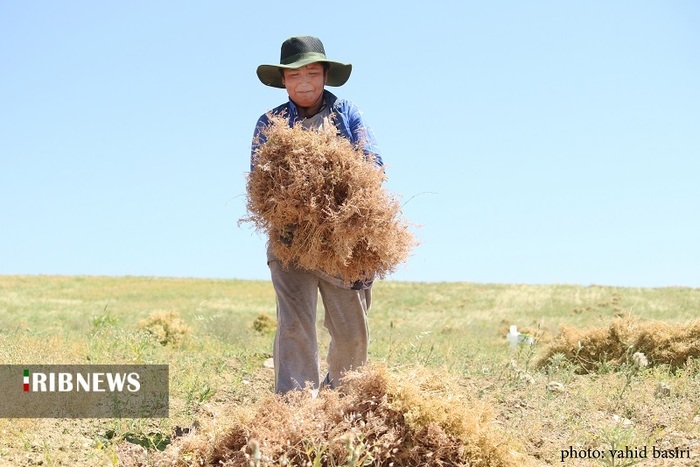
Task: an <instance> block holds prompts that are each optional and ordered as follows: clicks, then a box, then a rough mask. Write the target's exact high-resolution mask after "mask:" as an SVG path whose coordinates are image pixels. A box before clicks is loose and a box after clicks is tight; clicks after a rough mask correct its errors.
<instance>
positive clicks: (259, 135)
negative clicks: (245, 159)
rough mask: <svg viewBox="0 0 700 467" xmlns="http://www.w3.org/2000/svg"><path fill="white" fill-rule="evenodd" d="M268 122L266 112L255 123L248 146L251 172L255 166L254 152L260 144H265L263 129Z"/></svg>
mask: <svg viewBox="0 0 700 467" xmlns="http://www.w3.org/2000/svg"><path fill="white" fill-rule="evenodd" d="M269 124H270V119H269V118H268V117H267V114H264V115H262V116H261V117H260V118H259V119H258V123H256V124H255V132H254V133H253V142H252V144H251V147H250V171H251V172H252V171H253V169H254V168H255V159H256V153H257V152H258V149H259V148H260V146H262V145H263V144H265V141H266V140H267V138H266V137H265V135H264V133H263V130H264V129H265V127H267V126H268V125H269Z"/></svg>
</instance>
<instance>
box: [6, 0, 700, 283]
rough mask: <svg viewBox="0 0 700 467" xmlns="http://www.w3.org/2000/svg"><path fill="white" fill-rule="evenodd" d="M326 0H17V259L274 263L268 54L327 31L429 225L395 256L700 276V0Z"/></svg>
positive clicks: (422, 271)
mask: <svg viewBox="0 0 700 467" xmlns="http://www.w3.org/2000/svg"><path fill="white" fill-rule="evenodd" d="M317 5H319V6H315V4H296V3H295V4H292V3H289V2H274V1H272V2H268V3H267V4H266V6H265V7H264V8H262V7H256V6H255V5H254V2H233V1H201V2H184V1H138V2H137V1H119V2H116V1H114V2H108V1H105V2H94V1H72V0H67V1H61V2H54V1H0V44H1V45H2V46H1V47H0V67H1V70H0V222H1V224H0V226H1V227H0V274H70V275H72V274H81V275H137V276H181V277H215V278H240V279H268V277H269V275H268V270H267V267H266V265H265V254H264V243H265V240H264V238H262V237H261V236H259V235H258V234H257V233H255V232H254V231H252V230H251V228H250V227H249V226H247V225H243V226H241V227H239V226H238V224H237V221H238V219H239V218H240V217H242V216H243V215H244V214H245V172H246V170H247V169H248V158H249V147H250V139H251V136H252V132H253V127H254V125H255V121H256V120H257V118H258V116H259V115H260V114H262V113H264V112H265V111H266V110H268V109H270V108H272V107H274V106H276V105H278V104H280V103H282V102H283V101H285V100H286V93H285V92H284V90H278V89H273V88H267V87H265V86H263V85H262V84H261V83H260V82H259V81H258V80H257V77H256V75H255V68H256V67H257V66H258V65H259V64H261V63H275V62H277V61H278V59H279V48H280V44H281V43H282V41H283V40H284V39H286V38H287V37H289V36H292V35H298V34H310V35H316V36H318V37H320V38H321V39H322V40H323V41H324V44H325V46H326V52H327V54H328V56H329V58H331V59H335V60H339V61H345V62H350V63H352V64H353V67H354V68H353V74H352V76H351V78H350V81H349V82H348V83H347V84H346V85H345V86H343V87H342V88H330V90H331V91H333V92H335V93H336V94H337V95H339V96H341V97H345V98H348V99H350V100H352V101H353V102H355V103H356V104H357V105H358V106H359V107H360V108H361V109H362V110H363V112H364V114H365V116H366V118H367V120H368V121H369V123H370V124H371V126H372V127H373V129H374V131H375V133H376V135H377V137H378V140H379V143H380V146H381V149H382V157H383V158H384V160H385V162H386V163H387V171H388V175H389V181H388V184H387V188H388V189H389V190H391V191H392V192H394V193H396V194H397V195H400V196H401V198H402V199H403V201H404V202H405V203H406V204H405V206H404V214H405V216H406V217H407V218H408V219H409V220H410V221H411V222H413V223H414V224H416V225H417V227H416V229H415V233H416V236H417V238H418V239H419V241H420V242H421V244H420V246H419V247H418V248H416V250H415V252H414V255H413V256H412V257H411V258H410V259H409V261H408V262H407V263H406V264H405V265H402V266H401V267H400V268H399V269H398V270H397V272H396V273H395V274H394V275H392V276H391V277H390V279H391V280H408V281H469V282H483V283H530V284H550V283H567V284H581V285H589V284H602V285H618V286H642V287H662V286H690V287H700V266H699V265H700V241H699V239H700V182H699V181H698V175H699V174H700V157H699V156H700V29H698V27H697V25H698V24H700V6H698V4H697V3H696V2H694V1H690V0H688V1H665V2H660V1H655V2H651V1H619V2H603V1H593V2H561V1H533V2H520V1H496V2H469V1H466V2H458V1H454V2H448V1H440V0H438V1H433V2H423V3H421V4H417V5H416V6H411V7H410V8H409V7H408V6H407V4H405V3H404V2H378V1H371V2H370V1H364V0H360V1H357V2H353V3H352V4H351V5H349V4H344V3H338V4H327V5H324V6H323V7H320V4H317ZM314 8H315V9H314Z"/></svg>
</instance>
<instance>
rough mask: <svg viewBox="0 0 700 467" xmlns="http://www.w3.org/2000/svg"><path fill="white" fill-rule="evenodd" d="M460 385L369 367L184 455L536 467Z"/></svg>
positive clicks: (209, 459)
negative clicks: (338, 384)
mask: <svg viewBox="0 0 700 467" xmlns="http://www.w3.org/2000/svg"><path fill="white" fill-rule="evenodd" d="M451 384H456V383H454V382H453V380H451V378H450V376H449V375H447V374H440V375H436V374H435V373H433V372H430V371H427V370H422V371H421V370H415V371H412V372H411V373H410V374H390V373H389V372H388V371H387V370H386V368H385V367H382V366H376V365H375V366H369V367H365V368H363V369H362V370H361V371H359V372H355V373H350V374H348V375H347V376H346V378H345V379H344V380H343V384H342V386H341V388H340V389H339V390H332V391H331V390H327V391H321V393H320V394H319V396H318V397H312V395H311V393H310V392H309V391H300V392H293V393H291V394H289V395H287V396H286V397H282V396H277V395H274V396H270V397H268V398H266V399H264V400H262V401H261V402H260V403H259V405H258V407H257V408H256V409H255V410H254V411H253V412H250V411H248V412H245V411H241V417H240V421H239V422H238V423H236V424H235V425H234V426H231V427H230V428H229V429H228V430H227V431H225V432H223V433H222V434H220V435H219V436H218V437H217V439H215V440H213V442H212V441H209V440H207V441H204V442H203V440H199V441H197V440H196V439H193V440H192V441H191V442H190V443H183V444H182V445H180V446H179V450H180V452H181V453H182V452H189V453H190V455H191V456H192V457H190V461H191V462H192V463H194V464H196V465H224V466H248V465H261V466H263V465H323V466H340V465H353V466H354V465H377V466H381V465H387V466H388V465H393V466H397V467H398V466H424V465H436V466H439V465H450V466H467V465H468V466H491V467H499V466H516V465H518V466H521V465H528V463H529V459H528V458H527V457H526V456H524V455H522V454H520V452H521V449H522V448H521V447H520V445H519V444H518V443H517V442H515V441H514V440H513V439H511V438H509V437H508V436H507V435H506V434H505V433H504V432H502V431H501V430H500V429H499V428H498V427H497V426H496V425H495V424H494V420H493V414H492V411H491V407H490V406H489V405H487V404H486V403H485V402H484V401H481V400H478V399H476V398H471V397H468V396H466V395H464V393H463V392H461V391H459V390H458V388H457V386H454V387H453V386H450V385H451Z"/></svg>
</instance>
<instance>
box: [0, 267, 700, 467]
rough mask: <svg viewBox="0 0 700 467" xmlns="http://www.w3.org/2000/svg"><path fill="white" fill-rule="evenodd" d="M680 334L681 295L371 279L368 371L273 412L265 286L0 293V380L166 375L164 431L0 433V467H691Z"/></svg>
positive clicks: (76, 282)
mask: <svg viewBox="0 0 700 467" xmlns="http://www.w3.org/2000/svg"><path fill="white" fill-rule="evenodd" d="M698 317H700V289H689V288H662V289H636V288H613V287H602V286H590V287H579V286H569V285H545V286H536V285H486V284H471V283H404V282H392V281H381V282H378V283H377V284H376V285H375V289H374V300H373V308H372V310H371V311H370V322H371V332H372V343H371V348H370V352H371V355H370V358H371V360H372V364H371V365H369V366H368V368H366V369H365V370H363V371H361V372H358V373H355V374H352V375H350V376H349V377H348V379H347V381H346V382H345V384H344V386H343V387H342V389H341V390H339V391H335V392H322V393H321V395H320V396H319V397H318V398H312V397H310V395H309V394H306V393H300V394H295V395H294V396H293V397H290V398H288V399H286V400H283V399H281V398H279V397H275V396H272V394H271V392H272V379H273V374H272V370H271V369H270V368H268V367H267V365H266V361H267V360H268V359H269V357H270V349H271V347H272V345H271V344H272V336H273V333H274V293H273V291H272V288H271V285H270V284H269V283H267V282H253V281H237V280H204V279H168V278H141V277H121V278H112V277H50V276H36V277H26V276H23V277H20V276H0V363H3V364H42V363H46V364H49V363H50V364H58V363H70V364H104V363H123V364H127V363H128V364H132V363H138V364H156V363H157V364H163V363H165V364H168V365H169V367H170V418H167V419H88V420H81V419H76V420H70V419H60V420H53V419H0V465H44V466H46V465H49V466H51V465H79V466H82V465H85V466H93V465H100V466H101V465H124V466H137V465H144V466H151V465H220V464H224V465H246V466H247V465H282V464H284V463H287V464H288V465H310V466H315V465H328V466H333V465H363V464H364V465H392V463H393V465H396V466H399V465H472V466H474V465H481V466H520V465H524V466H528V465H533V466H537V465H573V466H587V465H592V466H597V465H609V466H613V465H614V466H625V465H650V466H666V465H688V466H693V465H697V466H700V384H699V383H700V324H698V322H697V320H698ZM512 325H516V326H517V327H518V330H519V331H520V332H521V333H522V335H521V337H520V339H519V342H518V343H516V345H515V346H514V347H511V346H510V345H509V343H508V341H507V339H506V335H507V333H508V332H509V328H510V327H511V326H512ZM319 328H320V329H321V331H320V332H319V335H320V336H323V337H322V345H327V337H325V334H324V333H323V332H322V313H319ZM671 456H673V457H671Z"/></svg>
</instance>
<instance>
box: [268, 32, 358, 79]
mask: <svg viewBox="0 0 700 467" xmlns="http://www.w3.org/2000/svg"><path fill="white" fill-rule="evenodd" d="M315 62H323V63H327V64H328V74H327V79H328V80H327V82H326V84H328V85H329V86H342V85H343V84H345V83H346V82H347V80H348V78H350V72H351V71H352V65H351V64H349V63H340V62H334V61H333V60H328V59H327V58H326V51H325V49H324V48H323V43H322V42H321V40H320V39H318V38H316V37H311V36H297V37H290V38H289V39H287V40H286V41H284V42H283V43H282V53H281V54H280V63H279V65H260V66H259V67H258V70H257V73H258V78H260V81H261V82H262V84H264V85H265V86H272V87H274V88H284V84H282V73H280V68H288V69H294V68H301V67H303V66H306V65H308V64H309V63H315Z"/></svg>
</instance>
